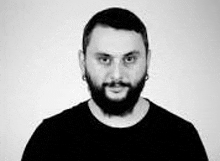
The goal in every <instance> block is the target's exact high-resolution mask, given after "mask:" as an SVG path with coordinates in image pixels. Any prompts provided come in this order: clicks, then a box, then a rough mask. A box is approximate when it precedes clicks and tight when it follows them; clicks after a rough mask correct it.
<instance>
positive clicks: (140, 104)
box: [88, 97, 149, 128]
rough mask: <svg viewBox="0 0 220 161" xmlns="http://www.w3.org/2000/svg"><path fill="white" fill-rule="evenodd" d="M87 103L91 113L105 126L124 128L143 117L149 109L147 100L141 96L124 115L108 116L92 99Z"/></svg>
mask: <svg viewBox="0 0 220 161" xmlns="http://www.w3.org/2000/svg"><path fill="white" fill-rule="evenodd" d="M88 105H89V109H90V111H91V113H92V114H93V116H94V117H95V118H96V119H97V120H99V121H100V122H101V123H103V124H105V125H107V126H110V127H115V128H126V127H130V126H133V125H135V124H137V123H138V122H140V121H141V120H142V119H143V118H144V116H145V115H146V114H147V112H148V109H149V102H148V101H147V100H145V99H143V98H142V97H140V98H139V99H138V101H137V103H136V104H135V107H134V109H133V111H132V112H131V113H128V114H127V115H124V116H111V117H109V115H106V114H104V113H103V112H102V110H101V109H100V107H99V106H98V105H97V104H96V103H95V102H94V100H93V99H91V100H90V101H89V102H88Z"/></svg>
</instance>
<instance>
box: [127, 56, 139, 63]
mask: <svg viewBox="0 0 220 161" xmlns="http://www.w3.org/2000/svg"><path fill="white" fill-rule="evenodd" d="M135 61H136V57H135V56H126V57H125V58H124V62H125V63H127V64H130V63H134V62H135Z"/></svg>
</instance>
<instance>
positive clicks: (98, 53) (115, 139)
mask: <svg viewBox="0 0 220 161" xmlns="http://www.w3.org/2000/svg"><path fill="white" fill-rule="evenodd" d="M149 61H150V50H149V47H148V38H147V32H146V28H145V26H144V24H143V23H142V21H141V20H140V19H139V18H138V17H137V16H136V15H134V14H133V13H132V12H130V11H128V10H126V9H122V8H109V9H106V10H103V11H100V12H98V13H97V14H96V15H94V16H93V17H92V18H91V19H90V21H89V22H88V23H87V25H86V26H85V29H84V33H83V50H82V51H79V63H80V68H81V71H82V75H83V80H85V81H87V83H88V87H89V91H90V93H91V99H90V100H88V101H85V102H83V103H80V104H79V105H77V106H75V107H73V108H71V109H68V110H65V111H64V112H62V113H61V114H58V115H56V116H53V117H51V118H48V119H45V120H44V121H43V122H42V123H41V124H40V125H39V127H38V128H37V129H36V131H35V132H34V134H33V136H32V137H31V139H30V141H29V142H28V144H27V147H26V149H25V151H24V154H23V157H22V161H27V160H39V161H44V160H65V161H66V160H169V161H171V160H175V161H176V160H208V158H207V155H206V152H205V149H204V147H203V144H202V142H201V140H200V137H199V135H198V133H197V131H196V129H195V128H194V126H193V125H192V124H191V123H190V122H188V121H185V120H183V119H181V118H179V117H178V116H176V115H174V114H171V113H170V112H168V111H166V110H165V109H163V108H161V107H159V106H157V105H156V104H154V103H153V102H151V101H150V100H148V99H146V98H142V97H141V96H140V93H141V91H142V89H143V87H144V84H145V81H146V80H147V79H148V68H149Z"/></svg>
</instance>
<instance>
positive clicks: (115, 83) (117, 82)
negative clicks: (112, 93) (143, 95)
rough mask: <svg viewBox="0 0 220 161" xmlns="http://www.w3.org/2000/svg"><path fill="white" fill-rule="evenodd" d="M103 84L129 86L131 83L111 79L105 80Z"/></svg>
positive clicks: (105, 85)
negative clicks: (109, 80)
mask: <svg viewBox="0 0 220 161" xmlns="http://www.w3.org/2000/svg"><path fill="white" fill-rule="evenodd" d="M103 86H104V87H107V86H108V87H118V86H121V87H131V84H130V83H126V82H123V81H112V82H105V83H103Z"/></svg>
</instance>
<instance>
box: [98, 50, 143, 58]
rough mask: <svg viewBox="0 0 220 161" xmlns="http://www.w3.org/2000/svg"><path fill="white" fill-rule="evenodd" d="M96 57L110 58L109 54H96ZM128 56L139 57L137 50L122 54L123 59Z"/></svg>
mask: <svg viewBox="0 0 220 161" xmlns="http://www.w3.org/2000/svg"><path fill="white" fill-rule="evenodd" d="M96 55H97V56H106V57H112V55H111V54H109V53H105V52H97V53H96ZM130 55H140V52H139V51H138V50H132V51H130V52H128V53H125V54H123V57H126V56H130Z"/></svg>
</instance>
